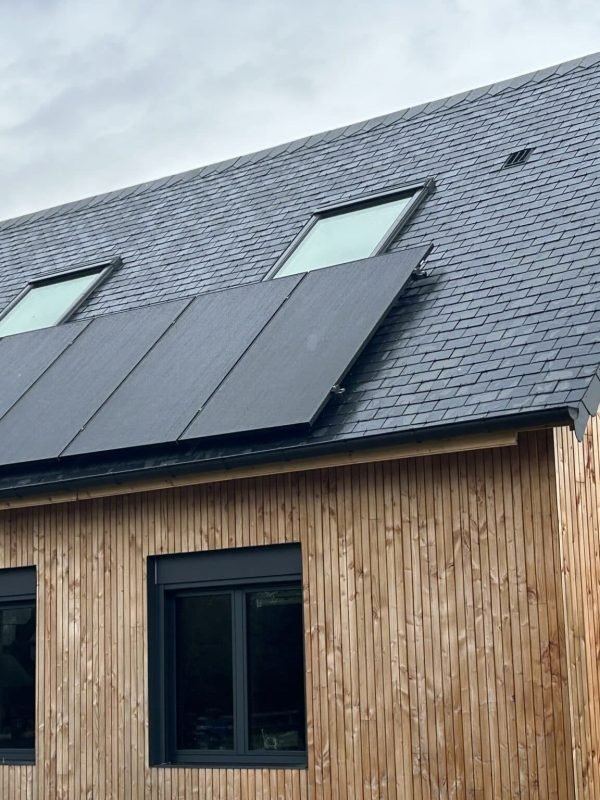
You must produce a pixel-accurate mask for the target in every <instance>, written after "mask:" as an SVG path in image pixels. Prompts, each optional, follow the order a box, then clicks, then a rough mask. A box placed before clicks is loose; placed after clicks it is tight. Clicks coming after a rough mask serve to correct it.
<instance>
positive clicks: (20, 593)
mask: <svg viewBox="0 0 600 800" xmlns="http://www.w3.org/2000/svg"><path fill="white" fill-rule="evenodd" d="M34 761H35V568H34V567H25V568H20V569H0V764H6V763H9V764H10V763H17V764H22V763H33V762H34Z"/></svg>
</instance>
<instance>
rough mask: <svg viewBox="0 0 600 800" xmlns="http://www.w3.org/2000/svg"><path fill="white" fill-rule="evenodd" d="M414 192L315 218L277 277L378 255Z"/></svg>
mask: <svg viewBox="0 0 600 800" xmlns="http://www.w3.org/2000/svg"><path fill="white" fill-rule="evenodd" d="M414 197H415V192H408V193H403V194H402V195H400V196H398V195H396V196H395V197H391V198H390V197H387V198H380V199H378V200H372V201H369V202H365V203H360V204H356V205H353V206H351V207H350V208H340V209H333V210H331V211H326V212H321V213H318V214H316V215H315V216H314V217H313V218H312V219H311V220H310V222H309V223H308V225H307V227H306V229H305V230H304V231H303V232H302V234H301V235H300V238H299V240H298V243H297V244H296V246H295V247H294V248H293V250H292V251H291V253H289V255H288V256H287V258H285V260H284V262H283V264H282V265H281V266H280V268H279V269H278V270H277V273H276V276H277V277H278V278H279V277H282V276H283V275H296V274H297V273H299V272H311V271H312V270H315V269H322V268H323V267H331V266H333V265H334V264H345V263H346V262H348V261H357V260H359V259H361V258H368V257H369V256H373V255H377V254H378V253H380V252H382V251H383V250H384V249H385V247H386V245H387V244H389V241H390V236H393V234H394V231H396V230H397V227H398V224H399V223H400V220H401V218H402V217H403V214H404V212H405V211H406V210H407V209H408V207H409V205H410V204H411V201H412V200H413V198H414Z"/></svg>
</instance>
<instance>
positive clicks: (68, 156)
mask: <svg viewBox="0 0 600 800" xmlns="http://www.w3.org/2000/svg"><path fill="white" fill-rule="evenodd" d="M599 31H600V8H598V7H597V5H596V3H593V2H591V0H570V2H569V0H562V2H559V0H544V2H542V0H497V1H496V2H485V0H422V1H421V2H419V3H413V2H404V1H403V2H392V0H371V2H370V3H365V2H362V1H361V2H359V0H346V1H345V2H342V1H341V0H340V1H339V2H338V0H320V1H319V2H317V0H304V2H303V3H294V2H291V1H290V0H288V1H287V2H285V0H254V1H252V0H250V2H248V1H247V2H241V1H240V0H227V2H225V3H223V2H222V0H221V2H217V0H203V2H197V0H171V2H169V3H166V2H158V0H143V2H142V0H131V2H129V3H127V4H124V3H121V2H117V0H105V1H104V2H103V3H101V4H80V3H76V2H74V0H24V2H20V3H18V4H14V3H7V2H6V3H1V2H0V186H1V187H2V192H1V193H0V216H2V217H6V216H10V215H13V214H17V213H22V212H26V211H30V210H35V209H37V208H42V207H45V206H48V205H53V204H56V203H59V202H66V201H68V200H71V199H77V198H79V197H82V196H86V195H89V194H94V193H97V192H101V191H106V190H109V189H112V188H117V187H119V186H124V185H128V184H131V183H135V182H138V181H143V180H147V179H150V178H152V177H158V176H161V175H165V174H169V173H171V172H176V171H180V170H185V169H190V168H192V167H195V166H198V165H200V164H203V163H208V162H210V161H214V160H218V159H221V158H227V157H230V156H232V155H237V154H240V153H244V152H249V151H251V150H255V149H259V148H262V147H266V146H269V145H272V144H276V143H278V142H281V141H286V140H288V139H291V138H295V137H299V136H303V135H306V134H309V133H312V132H315V131H319V130H324V129H327V128H330V127H335V126H338V125H342V124H346V123H349V122H353V121H356V120H359V119H365V118H368V117H370V116H375V115H377V114H381V113H385V112H386V111H391V110H394V109H397V108H402V107H405V106H407V105H411V104H414V103H418V102H422V101H425V100H428V99H433V98H436V97H440V96H444V95H446V94H450V93H452V92H456V91H461V90H463V89H466V88H470V87H473V86H477V85H481V84H484V83H488V82H491V81H493V80H499V79H502V78H504V77H509V76H511V75H515V74H519V73H521V72H525V71H529V70H532V69H536V68H538V67H542V66H546V65H548V64H552V63H556V62H559V61H562V60H566V59H568V58H574V57H577V56H579V55H584V54H586V53H588V52H592V51H593V50H594V49H595V47H596V44H595V43H596V42H597V38H598V32H599Z"/></svg>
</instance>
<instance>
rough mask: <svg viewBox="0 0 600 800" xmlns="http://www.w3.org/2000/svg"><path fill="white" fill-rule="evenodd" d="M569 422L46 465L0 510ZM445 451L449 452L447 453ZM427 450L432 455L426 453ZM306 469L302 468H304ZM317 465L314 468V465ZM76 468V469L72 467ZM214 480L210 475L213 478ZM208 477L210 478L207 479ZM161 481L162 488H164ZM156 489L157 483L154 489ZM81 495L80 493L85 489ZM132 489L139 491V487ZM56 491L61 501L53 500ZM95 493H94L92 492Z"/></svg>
mask: <svg viewBox="0 0 600 800" xmlns="http://www.w3.org/2000/svg"><path fill="white" fill-rule="evenodd" d="M561 426H570V427H573V417H572V414H571V409H569V408H567V407H565V406H561V407H558V408H552V409H545V410H543V411H538V412H531V413H527V414H523V413H517V414H510V415H506V416H504V417H497V418H496V419H491V420H490V419H487V420H486V419H484V420H478V421H475V422H470V423H461V424H447V425H440V426H436V427H432V428H431V429H429V430H427V429H421V430H420V431H412V432H402V433H397V434H389V433H388V434H383V435H381V434H380V435H377V436H365V437H363V438H362V439H360V440H357V441H355V442H353V443H352V446H351V447H349V446H348V442H334V443H332V442H325V443H319V444H315V445H311V446H300V447H289V448H287V447H282V448H272V449H270V450H265V451H263V452H261V453H254V454H252V455H246V456H239V455H236V456H231V457H216V458H213V459H210V460H201V459H194V458H193V457H191V458H189V459H188V460H187V461H184V460H182V459H180V460H179V461H177V462H173V461H170V460H169V459H168V457H167V458H164V457H162V458H161V456H157V457H155V458H154V459H153V458H151V457H149V456H145V457H142V458H140V460H139V462H137V463H136V464H135V465H131V463H130V465H129V466H124V467H123V468H122V469H120V470H115V469H114V468H111V467H110V466H109V467H106V466H104V468H103V467H102V466H101V465H99V468H95V469H94V467H93V466H92V469H91V470H90V471H89V472H87V473H86V474H85V475H81V473H80V474H79V477H73V476H72V475H71V474H70V472H69V470H68V469H67V468H65V466H63V467H62V469H60V470H58V472H55V471H54V470H53V469H52V468H51V467H50V468H49V469H48V473H47V474H46V475H44V474H43V472H40V473H38V474H37V475H36V476H35V477H34V479H33V481H30V482H27V481H26V480H23V481H21V482H16V483H15V484H14V485H13V486H7V487H6V488H2V489H0V509H1V508H11V507H16V506H17V505H21V506H23V505H43V504H45V503H47V504H50V503H53V502H68V501H74V500H84V499H90V498H91V496H92V494H91V493H92V491H95V492H96V493H98V492H100V491H101V490H102V487H105V488H106V492H105V494H104V496H108V495H110V494H123V493H124V488H123V487H125V486H127V485H131V484H133V483H138V482H141V481H150V480H152V479H157V478H159V479H162V481H163V482H165V481H168V480H169V479H172V480H173V482H175V481H176V480H177V479H178V478H181V476H182V475H185V474H188V475H189V474H190V473H196V474H198V473H202V474H204V475H207V476H210V475H213V476H214V475H216V473H217V472H233V471H234V470H236V469H238V468H242V467H252V466H259V465H263V466H264V465H267V464H269V463H271V464H272V463H279V464H281V463H288V462H294V461H300V460H304V461H305V460H306V459H321V458H326V457H331V456H335V455H336V454H338V455H339V454H340V453H348V452H352V453H353V454H359V453H365V451H368V450H373V449H376V448H393V447H398V446H401V445H409V444H412V445H415V444H421V445H424V446H426V445H427V443H429V444H430V445H431V444H432V443H434V442H435V441H439V440H440V439H450V438H454V439H456V438H458V437H466V436H477V435H478V436H481V435H498V434H503V433H506V432H509V433H518V432H519V431H524V430H530V429H532V428H551V427H561ZM448 452H450V451H448ZM431 454H433V453H431ZM305 468H306V467H305ZM314 468H318V467H314ZM75 469H76V470H77V467H75ZM214 479H215V480H216V478H214ZM209 480H210V479H209ZM167 485H168V483H166V484H165V485H164V486H162V488H167ZM157 488H161V487H157ZM86 489H87V490H88V491H87V495H86V491H85V490H86ZM132 491H144V489H143V488H138V489H135V490H131V489H127V491H126V493H132ZM58 494H60V495H61V497H62V499H60V500H58V499H53V498H54V497H55V495H58ZM98 496H100V495H99V494H98Z"/></svg>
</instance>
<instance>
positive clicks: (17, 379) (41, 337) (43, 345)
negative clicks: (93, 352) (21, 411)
mask: <svg viewBox="0 0 600 800" xmlns="http://www.w3.org/2000/svg"><path fill="white" fill-rule="evenodd" d="M87 324H88V323H86V322H71V323H69V324H68V325H60V326H58V327H56V328H46V329H45V330H43V331H31V332H29V333H21V334H18V335H16V336H7V337H6V338H4V339H2V340H1V341H0V375H2V380H1V381H0V417H2V416H3V415H4V414H6V412H7V411H8V410H9V408H10V407H11V406H12V405H14V403H16V402H17V400H18V399H19V398H20V397H21V396H22V395H23V394H24V393H25V392H26V391H27V389H29V387H30V386H32V385H33V384H34V383H35V381H36V380H37V379H38V378H39V377H40V375H41V374H42V373H43V372H44V371H45V370H46V369H48V367H49V366H50V365H51V364H52V362H53V361H54V360H55V359H56V358H58V356H59V355H60V354H61V353H62V352H63V350H64V349H65V348H66V347H68V346H69V345H70V344H71V342H72V341H73V340H74V339H76V338H77V336H79V334H80V333H81V331H82V330H83V329H84V328H85V326H86V325H87ZM0 449H1V448H0Z"/></svg>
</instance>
